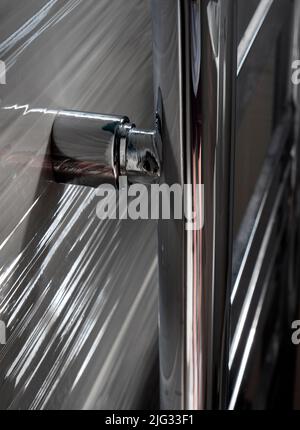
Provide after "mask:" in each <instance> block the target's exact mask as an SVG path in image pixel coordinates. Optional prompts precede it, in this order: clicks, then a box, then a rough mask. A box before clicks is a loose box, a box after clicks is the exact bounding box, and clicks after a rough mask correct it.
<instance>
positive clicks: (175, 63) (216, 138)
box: [152, 0, 237, 409]
mask: <svg viewBox="0 0 300 430" xmlns="http://www.w3.org/2000/svg"><path fill="white" fill-rule="evenodd" d="M152 10H153V18H154V19H153V22H154V28H153V34H154V70H155V87H156V88H160V90H161V94H162V105H163V112H164V117H163V133H162V138H163V142H164V145H163V159H164V171H163V176H162V182H165V183H168V184H173V183H180V184H182V185H183V184H191V185H192V187H188V188H187V190H188V191H186V192H185V198H184V202H185V204H186V205H187V206H188V208H189V211H188V212H189V213H192V212H196V214H197V216H198V217H200V218H201V216H202V215H201V214H202V213H203V214H204V220H200V225H202V224H203V228H200V229H195V230H192V231H188V230H187V229H186V227H185V223H184V221H182V220H169V221H160V223H159V263H160V304H159V310H160V325H159V327H160V334H159V342H160V383H161V407H162V408H163V409H224V408H226V406H227V390H228V382H227V376H228V367H227V366H228V349H229V292H230V285H231V247H232V227H231V221H232V197H233V185H232V184H233V178H232V171H233V159H234V156H233V154H234V114H235V82H236V63H237V43H236V2H235V0H217V1H210V0H196V1H191V0H189V1H180V0H177V1H174V0H165V1H164V2H161V1H159V0H153V2H152ZM197 184H203V185H204V193H203V192H202V191H201V192H199V189H200V190H201V189H202V188H199V187H197ZM203 205H204V207H203Z"/></svg>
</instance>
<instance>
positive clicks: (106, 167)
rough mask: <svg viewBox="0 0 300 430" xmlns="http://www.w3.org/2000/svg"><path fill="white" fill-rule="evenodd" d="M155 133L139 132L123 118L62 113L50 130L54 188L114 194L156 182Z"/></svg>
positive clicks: (158, 170)
mask: <svg viewBox="0 0 300 430" xmlns="http://www.w3.org/2000/svg"><path fill="white" fill-rule="evenodd" d="M160 145H161V138H160V132H159V130H158V128H156V129H155V130H152V131H147V130H140V129H137V128H136V127H135V125H134V124H133V123H130V121H129V119H128V118H127V117H124V116H123V117H122V116H112V115H101V114H91V113H83V112H75V111H61V112H59V113H58V114H57V116H56V118H55V120H54V123H53V128H52V134H51V147H50V157H51V160H52V165H53V172H54V178H55V180H56V181H57V182H60V183H68V184H76V185H84V186H90V187H98V186H99V185H101V184H104V183H108V184H112V185H114V186H115V187H116V188H117V187H118V185H119V176H120V175H122V176H127V177H128V180H129V181H130V182H137V181H138V182H143V183H151V182H156V181H157V180H158V179H159V177H160V173H161V162H160V158H159V146H160Z"/></svg>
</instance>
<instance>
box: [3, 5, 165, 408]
mask: <svg viewBox="0 0 300 430" xmlns="http://www.w3.org/2000/svg"><path fill="white" fill-rule="evenodd" d="M151 44H152V35H151V13H150V9H149V5H148V1H146V0H145V1H144V0H101V1H99V0H84V1H83V0H49V1H41V0H23V1H22V2H20V1H17V0H9V1H8V0H2V1H1V3H0V60H1V61H5V64H6V69H7V70H6V72H7V76H6V78H7V79H6V80H7V84H6V85H0V99H1V102H0V103H1V105H0V151H4V150H5V151H6V153H7V152H9V153H11V155H12V156H13V155H14V154H15V153H20V152H21V153H24V152H25V153H28V154H29V155H35V156H39V157H43V156H44V155H45V154H46V152H47V147H48V138H49V135H50V130H51V126H52V122H53V115H55V113H56V111H57V110H58V109H77V110H84V111H90V112H106V113H110V114H112V113H114V114H120V115H123V114H126V115H128V116H129V117H132V118H134V119H135V122H136V124H137V126H139V127H146V128H147V127H152V125H153V89H152V88H153V87H152V52H151ZM0 159H1V154H0ZM25 159H26V158H25ZM28 159H30V157H29V158H28ZM0 162H1V168H0V214H1V215H0V288H1V289H0V319H2V320H4V322H5V323H6V325H7V344H6V345H5V346H0V408H1V409H7V408H13V409H16V408H18V409H28V408H38V409H39V408H45V409H49V408H50V409H54V408H55V409H56V408H57V409H60V408H71V409H74V408H80V409H82V408H86V409H92V408H136V407H139V406H141V405H143V406H150V401H151V398H152V397H153V396H155V392H154V391H153V392H152V391H151V387H150V388H149V385H148V380H149V379H150V380H152V381H153V386H154V385H155V384H156V373H155V371H154V373H153V369H155V367H156V360H157V282H158V281H157V256H156V224H155V223H154V222H151V221H135V222H133V221H129V220H128V221H103V222H100V220H98V219H97V217H96V205H97V202H98V200H97V197H96V196H95V191H94V190H92V189H89V188H81V187H80V188H77V187H76V186H63V185H56V184H50V183H48V182H47V177H46V176H43V175H41V172H39V171H38V169H31V166H30V162H28V163H26V162H25V163H24V165H23V166H22V167H20V168H18V169H16V168H14V167H13V166H12V165H6V164H5V163H4V162H3V160H1V161H0Z"/></svg>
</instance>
